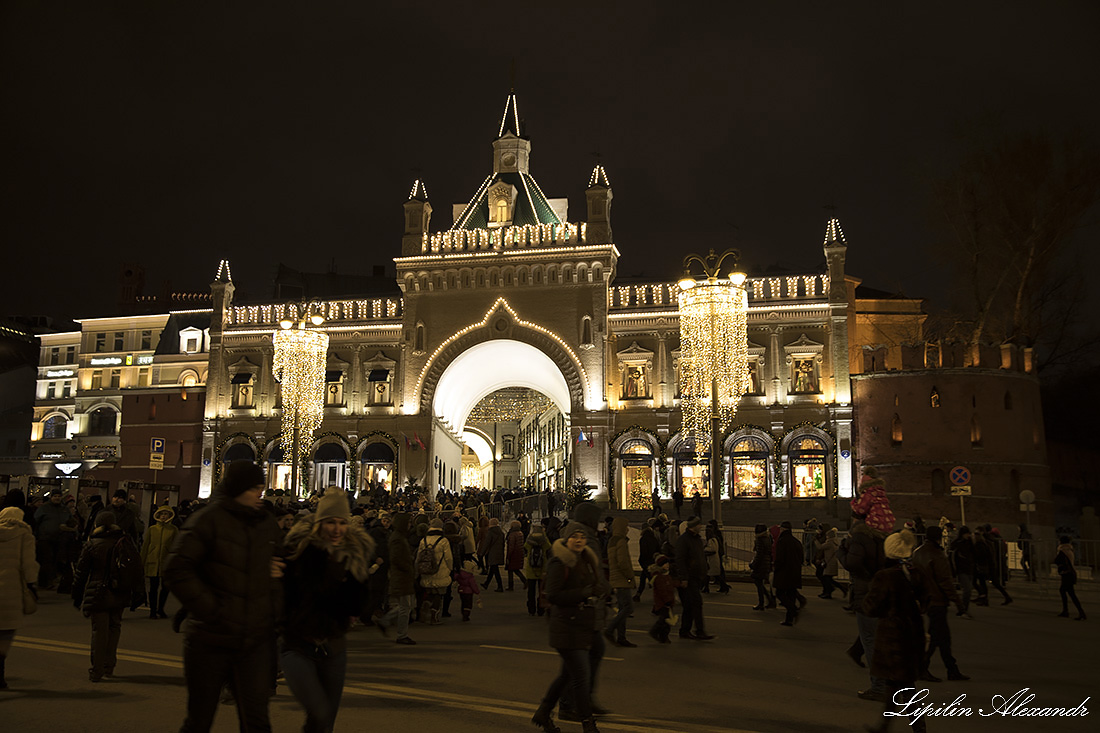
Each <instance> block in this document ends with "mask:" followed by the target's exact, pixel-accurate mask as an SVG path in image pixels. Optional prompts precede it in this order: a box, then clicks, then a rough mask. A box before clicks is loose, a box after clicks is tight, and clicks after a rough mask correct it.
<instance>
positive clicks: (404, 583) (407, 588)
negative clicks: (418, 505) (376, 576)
mask: <svg viewBox="0 0 1100 733" xmlns="http://www.w3.org/2000/svg"><path fill="white" fill-rule="evenodd" d="M411 524H412V517H410V516H409V515H408V514H405V513H404V512H401V513H398V514H394V515H393V527H392V528H391V529H390V535H389V539H388V540H387V542H388V543H389V559H390V572H389V575H388V576H387V577H388V580H389V588H388V591H389V596H390V601H389V602H390V610H389V611H387V612H386V614H385V615H384V616H383V617H382V618H380V619H378V628H379V629H381V630H382V633H383V634H384V633H385V629H386V627H387V626H390V625H391V624H394V623H396V624H397V643H398V644H409V645H412V644H415V643H416V642H415V641H413V640H412V639H410V638H409V615H410V614H411V613H412V610H413V606H414V604H415V603H416V567H415V565H414V563H413V552H412V548H411V547H409V527H410V525H411Z"/></svg>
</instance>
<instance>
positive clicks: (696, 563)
mask: <svg viewBox="0 0 1100 733" xmlns="http://www.w3.org/2000/svg"><path fill="white" fill-rule="evenodd" d="M702 531H703V520H702V519H700V518H699V517H692V518H691V519H689V520H688V521H687V529H685V530H684V533H683V534H681V535H680V537H679V538H678V539H677V540H676V575H677V577H678V578H679V579H680V580H682V581H683V582H684V585H683V587H681V588H678V589H677V590H678V591H679V593H680V602H681V603H683V604H684V610H683V612H682V614H681V616H682V618H683V620H682V621H681V622H680V638H681V639H699V640H702V641H709V640H710V639H713V638H714V636H713V635H712V634H708V633H707V630H706V624H705V622H704V621H703V585H704V584H705V583H706V582H707V556H706V554H705V548H704V546H703V538H701V537H700V536H699V533H700V532H702ZM693 626H694V627H695V632H694V633H692V631H691V629H692V627H693Z"/></svg>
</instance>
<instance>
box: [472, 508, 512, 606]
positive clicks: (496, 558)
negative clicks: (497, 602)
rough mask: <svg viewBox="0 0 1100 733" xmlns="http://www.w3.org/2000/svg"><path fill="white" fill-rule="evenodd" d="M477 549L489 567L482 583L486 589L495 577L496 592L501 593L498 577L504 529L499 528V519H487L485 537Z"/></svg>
mask: <svg viewBox="0 0 1100 733" xmlns="http://www.w3.org/2000/svg"><path fill="white" fill-rule="evenodd" d="M521 544H522V543H521ZM477 551H478V554H479V555H481V556H482V557H484V558H485V565H486V567H488V568H489V569H488V570H487V571H486V573H485V580H484V581H483V585H484V586H485V588H486V589H488V588H489V584H490V583H492V582H493V578H496V581H497V590H496V592H497V593H503V592H504V581H503V580H502V579H501V577H500V566H501V565H503V564H504V530H502V529H501V528H500V520H499V519H497V518H496V517H493V518H492V519H490V520H489V529H488V530H487V531H486V532H485V539H484V540H482V542H481V546H480V547H478V548H477Z"/></svg>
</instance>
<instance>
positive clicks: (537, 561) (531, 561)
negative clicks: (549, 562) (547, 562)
mask: <svg viewBox="0 0 1100 733" xmlns="http://www.w3.org/2000/svg"><path fill="white" fill-rule="evenodd" d="M542 561H543V557H542V545H535V546H534V547H532V548H531V554H530V556H529V557H528V558H527V564H528V565H530V566H531V567H532V568H541V567H542Z"/></svg>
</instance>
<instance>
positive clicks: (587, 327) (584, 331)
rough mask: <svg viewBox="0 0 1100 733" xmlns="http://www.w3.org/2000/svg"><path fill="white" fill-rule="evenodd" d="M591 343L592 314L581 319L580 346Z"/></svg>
mask: <svg viewBox="0 0 1100 733" xmlns="http://www.w3.org/2000/svg"><path fill="white" fill-rule="evenodd" d="M591 345H592V316H585V317H584V318H582V319H581V346H591Z"/></svg>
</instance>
